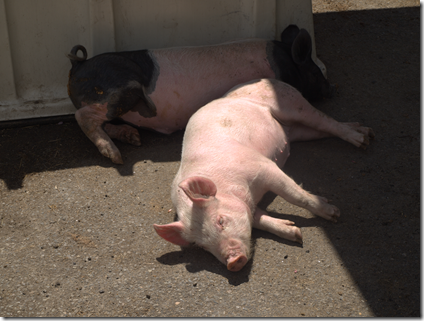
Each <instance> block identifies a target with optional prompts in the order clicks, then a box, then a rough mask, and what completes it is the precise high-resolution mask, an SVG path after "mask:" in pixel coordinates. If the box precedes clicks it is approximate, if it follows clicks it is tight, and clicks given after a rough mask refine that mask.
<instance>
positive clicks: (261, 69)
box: [68, 25, 334, 164]
mask: <svg viewBox="0 0 424 321" xmlns="http://www.w3.org/2000/svg"><path fill="white" fill-rule="evenodd" d="M78 51H82V53H83V57H79V56H78V55H77V54H78ZM311 52H312V41H311V37H310V35H309V33H308V32H307V31H306V30H304V29H299V28H298V27H297V26H295V25H290V26H288V27H287V28H286V29H285V30H284V31H283V32H282V34H281V41H267V40H263V39H250V40H243V41H235V42H227V43H223V44H219V45H211V46H201V47H180V48H167V49H156V50H140V51H127V52H116V53H105V54H101V55H98V56H95V57H93V58H91V59H87V51H86V49H85V48H84V47H83V46H80V45H77V46H75V47H74V48H73V49H72V50H71V53H70V54H69V55H68V57H69V58H70V60H71V63H72V68H71V70H70V72H69V82H68V95H69V97H70V98H71V100H72V103H73V104H74V105H75V107H76V108H77V109H78V110H77V111H76V113H75V118H76V120H77V121H78V124H79V126H80V127H81V129H82V130H83V131H84V133H85V134H86V135H87V136H88V138H89V139H90V140H91V141H92V142H93V143H94V144H95V145H96V146H97V148H98V149H99V151H100V153H101V154H102V155H104V156H106V157H109V158H111V160H112V161H113V162H114V163H118V164H122V163H123V161H122V157H121V154H120V152H119V150H118V149H117V147H116V146H115V145H114V143H113V142H112V140H111V138H112V139H113V138H114V139H118V140H121V141H124V142H127V143H130V144H134V145H137V146H139V145H140V144H141V143H140V136H139V132H138V130H137V129H136V128H134V127H142V128H148V129H152V130H155V131H158V132H161V133H165V134H170V133H172V132H174V131H176V130H179V129H183V128H184V127H185V126H186V124H187V122H188V120H189V118H190V117H191V115H193V113H195V112H196V111H197V110H198V109H199V108H200V107H201V106H203V105H205V104H207V103H208V102H210V101H212V100H213V99H216V98H219V97H221V96H222V95H223V94H224V93H225V92H227V91H228V90H229V89H230V88H232V87H233V86H235V85H238V84H240V83H244V82H246V81H249V80H252V79H257V78H276V79H280V80H282V81H284V82H287V83H289V84H291V85H292V86H294V87H295V88H297V89H298V90H299V91H300V92H301V93H302V94H303V96H304V97H306V98H307V99H309V100H316V99H321V98H324V97H331V96H332V94H333V91H334V86H333V85H330V84H329V82H328V81H327V79H326V78H325V77H324V75H323V74H322V72H321V70H320V68H319V67H318V66H317V65H316V64H315V63H314V62H313V60H312V58H311ZM115 119H122V120H123V121H124V122H125V123H127V124H121V125H116V124H111V123H110V121H112V120H115ZM128 124H129V125H131V126H129V125H128Z"/></svg>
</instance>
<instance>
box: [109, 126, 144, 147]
mask: <svg viewBox="0 0 424 321" xmlns="http://www.w3.org/2000/svg"><path fill="white" fill-rule="evenodd" d="M104 130H105V132H106V133H107V134H108V135H109V137H110V138H112V139H117V140H120V141H121V142H124V143H128V144H132V145H135V146H140V145H141V142H140V134H139V133H138V130H137V129H135V128H134V127H131V126H130V125H126V124H122V125H113V124H109V123H106V124H105V126H104Z"/></svg>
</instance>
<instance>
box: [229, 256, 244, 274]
mask: <svg viewBox="0 0 424 321" xmlns="http://www.w3.org/2000/svg"><path fill="white" fill-rule="evenodd" d="M246 263H247V256H246V255H244V254H240V255H238V256H236V257H234V256H232V257H229V258H228V260H227V269H228V270H229V271H232V272H237V271H240V270H241V269H242V268H243V266H245V265H246Z"/></svg>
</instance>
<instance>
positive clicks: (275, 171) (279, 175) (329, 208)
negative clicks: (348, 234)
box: [262, 160, 340, 222]
mask: <svg viewBox="0 0 424 321" xmlns="http://www.w3.org/2000/svg"><path fill="white" fill-rule="evenodd" d="M264 175H265V177H264V178H263V180H262V181H264V182H266V188H267V189H268V190H270V191H272V192H274V193H275V194H277V195H279V196H281V197H282V198H284V199H285V200H286V201H287V202H290V203H292V204H294V205H296V206H299V207H303V208H305V209H307V210H308V211H310V212H311V213H312V214H315V215H318V216H321V217H322V218H325V219H326V220H330V221H333V222H337V218H338V217H340V211H339V209H338V208H337V207H336V206H334V205H330V204H328V200H327V199H326V198H325V197H321V196H317V195H313V194H310V193H308V192H307V191H305V190H304V189H303V188H301V187H300V186H299V185H297V184H296V182H295V181H294V180H292V179H291V178H290V177H288V176H287V175H286V174H285V173H284V172H283V171H282V170H281V169H280V168H279V167H278V166H277V165H276V164H275V163H274V162H272V161H270V160H269V162H268V165H267V167H266V170H265V171H264Z"/></svg>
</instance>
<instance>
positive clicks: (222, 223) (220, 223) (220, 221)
mask: <svg viewBox="0 0 424 321" xmlns="http://www.w3.org/2000/svg"><path fill="white" fill-rule="evenodd" d="M218 222H219V225H221V227H222V229H223V230H225V227H224V219H223V218H222V217H220V218H219V221H218Z"/></svg>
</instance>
